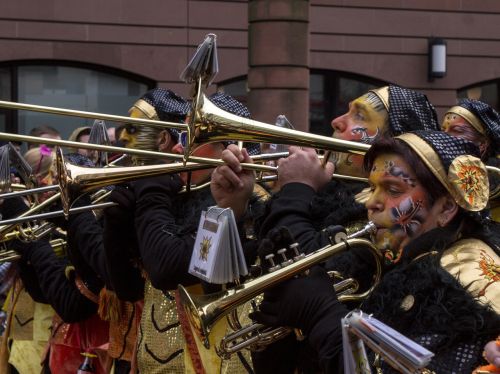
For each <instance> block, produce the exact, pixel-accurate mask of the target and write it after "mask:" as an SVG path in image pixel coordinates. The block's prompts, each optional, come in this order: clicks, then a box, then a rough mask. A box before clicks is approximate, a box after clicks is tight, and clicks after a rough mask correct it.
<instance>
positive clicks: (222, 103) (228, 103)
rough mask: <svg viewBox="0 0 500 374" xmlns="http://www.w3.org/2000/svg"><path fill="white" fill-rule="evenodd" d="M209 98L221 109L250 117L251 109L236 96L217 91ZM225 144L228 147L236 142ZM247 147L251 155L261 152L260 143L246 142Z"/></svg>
mask: <svg viewBox="0 0 500 374" xmlns="http://www.w3.org/2000/svg"><path fill="white" fill-rule="evenodd" d="M209 100H210V101H211V102H212V103H214V104H215V106H217V107H218V108H220V109H223V110H225V111H226V112H229V113H232V114H235V115H237V116H239V117H244V118H250V111H249V110H248V108H247V107H246V106H245V105H243V104H242V103H240V102H239V101H238V100H236V99H235V98H234V97H232V96H229V95H227V94H225V93H223V92H217V93H215V94H213V95H211V96H210V97H209ZM223 144H224V146H225V147H227V146H228V145H229V144H234V142H229V141H228V142H223ZM245 148H246V149H247V152H248V154H249V155H250V156H252V155H257V154H259V153H260V144H259V143H246V144H245Z"/></svg>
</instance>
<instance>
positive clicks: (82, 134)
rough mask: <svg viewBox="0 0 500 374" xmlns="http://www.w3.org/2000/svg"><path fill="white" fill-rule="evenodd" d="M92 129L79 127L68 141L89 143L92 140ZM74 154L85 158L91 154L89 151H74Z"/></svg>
mask: <svg viewBox="0 0 500 374" xmlns="http://www.w3.org/2000/svg"><path fill="white" fill-rule="evenodd" d="M90 131H91V127H89V126H83V127H78V128H76V129H75V130H73V132H72V133H71V134H70V136H69V138H68V140H69V141H72V142H79V143H88V142H89V139H90ZM72 150H73V151H74V152H76V153H79V154H81V155H83V156H85V157H89V154H90V152H89V151H88V150H87V149H80V148H76V149H72Z"/></svg>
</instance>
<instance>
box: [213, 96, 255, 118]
mask: <svg viewBox="0 0 500 374" xmlns="http://www.w3.org/2000/svg"><path fill="white" fill-rule="evenodd" d="M208 99H209V100H210V101H211V102H212V103H214V105H215V106H217V107H218V108H220V109H222V110H225V111H226V112H229V113H232V114H235V115H237V116H240V117H244V118H250V111H249V110H248V108H247V107H246V106H245V105H243V104H242V103H240V102H239V101H238V100H236V99H235V98H234V97H232V96H229V95H227V94H225V93H223V92H217V93H214V94H213V95H211V96H210V97H209V98H208Z"/></svg>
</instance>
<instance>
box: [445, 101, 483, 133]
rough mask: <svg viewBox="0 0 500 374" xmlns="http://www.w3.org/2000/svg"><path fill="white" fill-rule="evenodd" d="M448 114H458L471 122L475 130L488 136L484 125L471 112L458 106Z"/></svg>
mask: <svg viewBox="0 0 500 374" xmlns="http://www.w3.org/2000/svg"><path fill="white" fill-rule="evenodd" d="M448 113H453V114H458V115H459V116H460V117H462V118H463V119H465V120H466V121H467V122H469V123H470V124H471V126H472V127H474V129H476V130H477V131H479V133H481V134H482V135H486V130H485V129H484V125H483V123H482V122H481V121H480V120H479V119H478V118H477V117H476V116H475V115H474V114H473V113H472V112H471V111H469V110H467V109H465V108H464V107H461V106H458V105H457V106H454V107H451V108H450V109H448V111H447V112H446V114H448ZM446 114H445V116H446Z"/></svg>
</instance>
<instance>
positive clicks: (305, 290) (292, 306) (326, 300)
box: [250, 266, 341, 335]
mask: <svg viewBox="0 0 500 374" xmlns="http://www.w3.org/2000/svg"><path fill="white" fill-rule="evenodd" d="M339 305H341V304H339V302H338V300H337V295H336V294H335V291H334V289H333V284H332V280H331V279H330V277H329V276H328V274H327V273H326V271H325V270H324V269H323V268H322V267H319V266H316V267H314V268H313V269H312V270H311V272H310V274H309V275H308V276H304V277H300V278H294V279H292V280H289V281H287V282H284V283H283V284H280V285H279V286H277V287H275V288H273V289H271V290H269V291H267V292H266V293H265V294H264V301H263V302H262V303H261V304H260V307H259V309H260V310H259V311H257V312H253V313H251V314H250V317H251V318H252V319H254V320H256V321H257V322H260V323H263V324H265V325H268V326H290V327H296V328H299V329H301V330H302V331H303V332H304V333H305V334H306V335H309V333H310V331H311V330H312V329H313V327H314V326H315V325H316V324H317V323H318V322H319V321H320V320H321V319H322V318H324V317H325V316H329V315H330V313H331V312H332V310H334V309H335V308H337V307H338V306H339ZM338 322H339V323H340V321H338Z"/></svg>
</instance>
